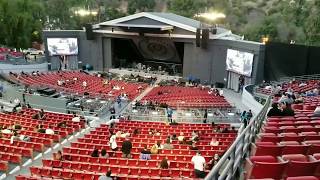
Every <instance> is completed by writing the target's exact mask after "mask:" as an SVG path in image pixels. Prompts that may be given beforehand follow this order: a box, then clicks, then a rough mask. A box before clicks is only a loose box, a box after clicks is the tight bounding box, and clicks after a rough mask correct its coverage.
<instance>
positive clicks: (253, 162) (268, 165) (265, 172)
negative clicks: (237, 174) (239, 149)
mask: <svg viewBox="0 0 320 180" xmlns="http://www.w3.org/2000/svg"><path fill="white" fill-rule="evenodd" d="M263 161H266V162H263ZM287 164H288V162H281V161H279V160H277V159H276V158H275V157H272V156H265V157H258V156H254V157H251V158H247V159H246V165H245V166H246V167H245V170H246V174H245V176H246V179H250V178H274V179H281V178H282V175H283V172H284V170H285V168H286V166H287Z"/></svg>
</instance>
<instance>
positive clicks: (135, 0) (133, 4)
mask: <svg viewBox="0 0 320 180" xmlns="http://www.w3.org/2000/svg"><path fill="white" fill-rule="evenodd" d="M155 5H156V2H155V0H130V1H128V10H127V11H128V13H129V14H134V13H136V12H142V11H152V10H153V8H154V6H155Z"/></svg>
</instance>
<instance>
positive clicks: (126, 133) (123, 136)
mask: <svg viewBox="0 0 320 180" xmlns="http://www.w3.org/2000/svg"><path fill="white" fill-rule="evenodd" d="M120 137H122V138H126V137H130V133H129V132H128V131H126V132H125V133H122V134H121V135H120Z"/></svg>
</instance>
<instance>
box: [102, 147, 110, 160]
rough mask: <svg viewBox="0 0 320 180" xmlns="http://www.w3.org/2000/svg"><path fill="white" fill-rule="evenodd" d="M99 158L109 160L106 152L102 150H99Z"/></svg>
mask: <svg viewBox="0 0 320 180" xmlns="http://www.w3.org/2000/svg"><path fill="white" fill-rule="evenodd" d="M100 157H102V158H109V154H108V153H107V150H105V149H102V150H101V154H100Z"/></svg>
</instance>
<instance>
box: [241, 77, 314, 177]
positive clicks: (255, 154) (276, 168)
mask: <svg viewBox="0 0 320 180" xmlns="http://www.w3.org/2000/svg"><path fill="white" fill-rule="evenodd" d="M299 84H300V83H298V82H293V83H285V84H283V89H288V88H291V89H293V91H295V92H305V91H309V90H313V89H314V88H317V87H318V81H308V82H306V84H305V85H303V86H299ZM319 100H320V98H319V97H318V96H312V97H305V98H304V103H301V104H292V105H291V107H292V108H293V109H294V110H295V115H294V116H292V117H288V116H286V117H269V118H268V119H267V121H266V123H265V125H264V127H263V128H262V131H261V133H260V134H259V135H258V138H257V140H256V143H255V144H252V152H251V157H250V158H247V160H246V172H245V177H246V179H255V178H256V179H263V178H271V179H290V180H295V179H299V180H300V179H301V180H303V179H311V180H312V179H318V178H319V177H320V171H319V169H320V159H319V153H320V118H319V117H314V116H313V114H314V110H315V108H316V107H317V106H318V105H319V104H320V103H319Z"/></svg>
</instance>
